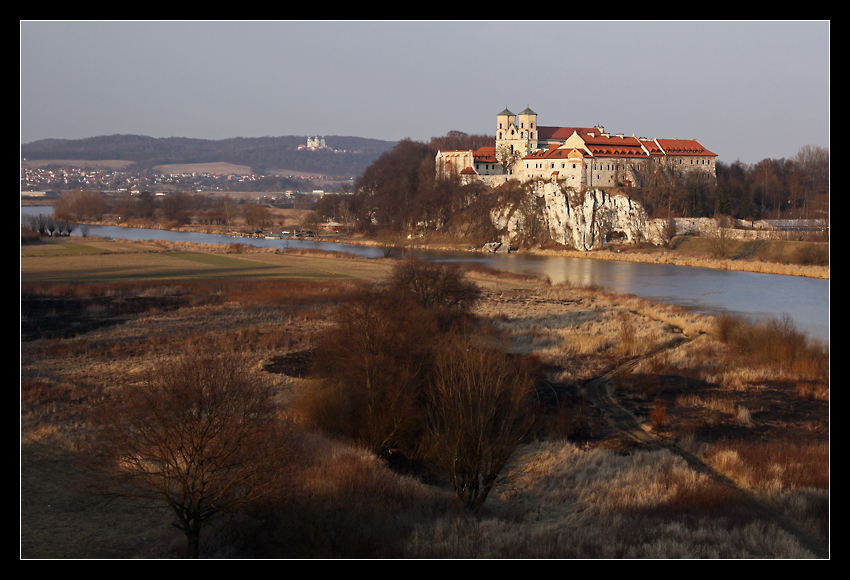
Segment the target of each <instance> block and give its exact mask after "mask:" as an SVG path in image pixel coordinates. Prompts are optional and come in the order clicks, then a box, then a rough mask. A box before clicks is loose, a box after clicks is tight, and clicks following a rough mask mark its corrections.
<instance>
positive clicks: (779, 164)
mask: <svg viewBox="0 0 850 580" xmlns="http://www.w3.org/2000/svg"><path fill="white" fill-rule="evenodd" d="M645 177H646V180H647V182H646V184H645V185H644V186H643V187H636V188H629V189H628V190H626V192H627V193H628V195H630V196H631V197H633V198H635V199H636V200H638V201H639V202H641V203H642V205H643V206H644V208H645V209H646V210H647V213H648V214H649V216H650V217H657V218H662V217H665V218H666V217H716V216H730V217H735V218H738V219H742V220H756V219H828V218H829V149H826V148H823V147H817V146H813V145H806V146H804V147H802V148H800V150H799V151H798V152H797V153H796V154H795V155H794V156H793V157H792V158H790V159H763V160H761V161H759V162H758V163H753V164H751V165H748V164H745V163H742V162H740V161H735V162H734V163H732V164H727V163H724V162H722V161H718V162H717V163H716V179H708V178H707V177H706V176H705V175H700V174H697V173H693V174H687V173H686V174H679V173H676V172H674V171H671V170H669V169H667V168H664V167H661V166H658V165H653V164H651V163H650V164H649V170H648V171H647V172H646V175H645Z"/></svg>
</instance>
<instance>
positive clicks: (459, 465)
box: [426, 333, 534, 511]
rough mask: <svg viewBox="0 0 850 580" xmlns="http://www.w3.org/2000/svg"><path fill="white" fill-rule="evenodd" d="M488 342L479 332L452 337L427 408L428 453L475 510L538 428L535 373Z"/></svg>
mask: <svg viewBox="0 0 850 580" xmlns="http://www.w3.org/2000/svg"><path fill="white" fill-rule="evenodd" d="M487 342H488V338H487V337H486V336H481V335H480V334H477V333H476V334H463V335H456V336H455V337H454V338H453V340H452V341H451V342H450V344H449V346H448V348H446V349H445V350H444V351H443V352H442V353H440V355H439V356H438V358H437V361H436V370H435V372H434V376H433V379H432V380H431V382H430V385H429V388H428V401H427V405H426V409H427V411H426V413H427V436H426V437H427V443H426V448H427V451H426V453H427V454H428V455H430V457H431V458H432V459H433V460H434V461H435V462H436V463H437V464H438V465H439V466H440V468H441V469H442V470H443V472H444V473H445V474H446V476H447V477H448V480H449V482H450V483H451V485H452V486H453V487H454V489H455V492H456V493H457V496H458V498H459V499H460V500H461V502H462V503H463V505H464V506H465V507H466V508H467V509H469V510H471V511H477V510H478V509H480V508H481V506H482V505H483V503H484V501H485V500H486V499H487V495H488V494H489V493H490V490H492V489H493V486H494V484H495V483H496V478H497V477H498V475H499V473H500V472H501V471H502V469H503V468H504V466H505V465H506V464H507V462H508V460H509V459H510V457H511V454H512V452H513V450H514V448H515V447H516V446H517V445H518V444H519V442H520V440H521V439H522V438H523V437H524V436H525V435H526V434H527V433H528V432H529V430H530V428H531V427H532V425H533V413H532V403H533V400H534V373H533V372H532V369H531V368H530V367H529V366H526V365H524V364H522V363H521V361H518V360H517V359H512V358H510V357H509V356H507V355H506V354H505V353H504V352H502V351H500V350H498V349H494V348H492V346H491V345H489V344H487Z"/></svg>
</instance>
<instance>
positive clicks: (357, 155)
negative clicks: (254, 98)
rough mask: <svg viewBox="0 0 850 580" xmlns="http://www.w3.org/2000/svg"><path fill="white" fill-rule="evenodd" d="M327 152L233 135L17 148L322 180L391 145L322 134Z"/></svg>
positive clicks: (53, 155) (353, 171)
mask: <svg viewBox="0 0 850 580" xmlns="http://www.w3.org/2000/svg"><path fill="white" fill-rule="evenodd" d="M324 139H325V143H326V144H327V146H328V147H330V148H331V149H337V150H345V151H346V152H345V153H334V152H333V151H329V150H315V151H310V150H301V151H299V150H298V146H299V145H305V144H306V143H307V137H306V136H304V137H300V136H294V135H292V136H286V137H234V138H232V139H222V140H218V141H214V140H209V139H189V138H186V137H164V138H155V137H146V136H144V135H104V136H100V137H89V138H86V139H42V140H40V141H33V142H32V143H26V144H24V145H21V156H22V157H25V158H26V159H32V160H36V159H65V160H75V159H79V160H99V159H115V160H126V161H132V162H133V163H134V164H135V165H136V169H145V168H150V167H153V166H155V165H167V164H177V163H180V164H185V163H219V162H226V163H232V164H235V165H247V166H249V167H251V169H252V170H253V172H254V173H266V171H267V170H269V169H276V168H288V169H293V170H297V171H305V172H313V173H322V174H324V175H328V176H338V177H345V178H348V177H353V176H357V175H360V174H361V173H362V172H363V170H364V169H366V167H368V165H369V164H370V163H371V162H372V161H374V160H375V159H376V158H377V157H378V156H379V155H380V154H381V153H383V152H385V151H388V150H390V149H392V148H393V147H394V146H395V142H393V141H381V140H378V139H364V138H362V137H341V136H337V135H326V136H325V137H324Z"/></svg>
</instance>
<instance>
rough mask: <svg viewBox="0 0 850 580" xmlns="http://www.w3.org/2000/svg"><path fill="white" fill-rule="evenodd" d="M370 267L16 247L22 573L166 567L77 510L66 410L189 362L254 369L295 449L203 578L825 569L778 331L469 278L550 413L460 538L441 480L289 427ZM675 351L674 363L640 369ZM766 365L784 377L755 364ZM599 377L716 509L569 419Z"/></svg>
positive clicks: (817, 369)
mask: <svg viewBox="0 0 850 580" xmlns="http://www.w3.org/2000/svg"><path fill="white" fill-rule="evenodd" d="M240 252H241V253H240ZM392 267H393V262H392V261H391V260H359V259H352V258H349V257H341V256H338V255H334V254H325V253H312V254H297V253H277V252H271V251H269V252H266V251H262V250H259V249H256V248H246V247H239V246H221V247H206V246H198V247H193V246H189V245H184V244H157V243H151V242H139V243H136V242H113V241H110V240H93V239H88V240H86V241H85V242H84V243H80V242H71V243H60V244H45V245H43V246H40V247H31V248H30V247H27V248H23V249H22V254H21V307H22V317H21V318H22V322H21V324H22V329H21V332H22V338H21V556H22V557H23V558H174V557H181V556H182V553H183V552H182V550H183V546H184V544H185V539H184V538H183V537H182V535H181V534H180V532H178V531H176V530H174V529H173V528H172V527H171V526H170V522H171V517H170V515H169V514H168V513H166V512H165V511H164V510H163V509H160V508H149V509H145V510H141V511H140V510H138V509H137V508H138V507H139V506H138V505H136V504H135V503H134V502H133V501H131V500H127V499H121V500H116V501H113V502H110V503H103V502H102V501H100V500H99V498H98V497H96V496H92V495H90V494H88V493H87V491H86V490H87V487H88V484H89V483H90V482H89V481H88V477H89V476H88V474H87V472H86V471H85V470H83V469H82V468H81V466H80V463H79V460H78V458H77V451H78V446H79V443H78V442H79V440H80V437H81V436H83V435H85V433H86V430H87V420H86V409H88V408H89V407H92V406H97V405H99V404H102V402H103V401H104V400H106V399H108V398H109V397H110V396H112V394H113V393H115V392H117V389H119V388H121V387H122V386H123V385H132V384H133V383H134V381H137V380H139V378H140V377H141V376H142V373H143V372H144V371H145V370H147V369H151V368H156V367H157V366H158V365H160V364H161V363H163V362H165V361H168V360H171V359H173V358H174V357H175V356H176V355H178V354H179V353H181V352H185V351H186V350H188V349H215V350H227V351H239V352H242V353H244V354H245V355H246V356H247V357H248V358H249V360H250V361H251V365H252V368H256V369H260V370H265V371H266V372H267V373H268V376H269V378H270V379H271V380H272V382H273V385H274V389H275V393H276V398H277V401H278V403H279V404H280V406H281V409H283V410H284V412H285V413H287V414H288V415H289V416H291V417H292V418H293V419H294V420H295V421H296V423H297V424H298V425H300V431H299V437H300V441H301V446H302V449H303V450H304V451H303V453H302V454H301V455H300V456H299V457H298V459H297V462H298V471H297V476H296V477H295V479H294V480H293V481H292V482H291V485H290V486H289V487H288V489H287V494H288V495H287V497H286V499H284V500H281V501H277V502H272V503H267V504H262V505H258V506H257V507H256V510H254V511H250V510H249V511H247V512H245V513H244V514H242V515H240V516H238V517H237V518H236V520H234V521H233V522H231V525H230V526H228V527H227V528H223V529H220V530H217V531H216V530H211V531H209V532H208V533H206V535H205V536H204V537H203V541H202V551H203V554H202V555H203V556H204V557H208V558H235V557H244V558H250V557H268V558H274V557H280V558H334V557H350V558H360V557H367V558H377V557H390V558H505V557H510V558H813V557H819V556H822V555H823V554H822V552H820V551H818V550H815V551H812V550H811V549H808V548H807V547H805V543H804V542H802V541H801V540H800V539H799V537H800V532H799V530H802V533H803V534H808V535H809V536H811V537H813V538H815V543H816V544H819V545H822V546H828V544H829V511H830V510H829V375H828V351H826V349H825V348H820V347H818V346H817V345H812V344H810V343H807V342H806V341H805V340H803V341H802V343H800V340H798V337H797V336H796V335H795V334H794V332H793V329H783V328H782V327H781V325H779V326H778V327H777V328H773V329H771V328H763V329H750V328H748V327H746V328H745V327H742V326H740V323H739V321H735V320H728V321H717V320H715V319H713V318H710V317H706V316H701V315H695V314H693V313H689V312H687V311H684V310H681V309H678V308H674V307H671V306H667V305H663V304H654V303H651V302H648V301H644V300H641V299H638V298H635V297H623V296H618V295H613V294H608V293H605V292H601V291H599V290H596V289H592V288H582V287H571V286H568V285H555V286H553V285H548V284H545V283H542V282H539V281H536V280H532V279H526V278H522V277H517V276H499V275H496V274H493V273H489V272H486V271H477V272H470V273H469V277H470V278H471V279H473V280H474V281H475V282H476V283H477V284H478V285H479V286H480V287H481V289H482V292H483V298H482V300H481V302H480V304H479V306H478V307H477V310H476V314H477V315H478V316H479V317H481V318H482V319H484V320H487V321H489V322H490V323H491V324H492V325H493V326H494V328H495V329H496V330H497V331H498V333H499V335H500V336H501V337H502V338H503V339H504V341H505V343H506V344H508V345H509V348H510V350H511V351H512V352H514V353H516V354H533V355H535V356H536V357H538V358H539V360H540V362H541V364H542V365H543V368H544V370H545V377H544V378H543V382H542V383H541V384H540V386H539V393H540V397H541V401H544V400H545V401H549V403H548V404H547V406H546V410H545V412H544V411H541V412H542V415H541V421H542V422H541V427H540V430H539V431H538V432H537V433H536V436H535V437H533V438H530V439H528V440H527V441H525V442H524V443H523V444H522V445H520V446H519V447H518V449H517V451H516V453H515V455H514V457H513V459H512V461H511V463H510V464H509V466H508V468H507V469H506V471H505V472H504V473H503V474H502V476H501V477H500V478H499V481H498V484H497V487H496V490H495V492H493V494H492V495H491V496H490V498H488V500H487V502H486V503H485V504H484V508H483V510H482V512H481V513H480V514H478V515H477V516H474V517H473V516H469V515H468V514H466V513H464V512H462V511H461V510H459V509H458V508H457V506H456V504H455V501H454V500H455V498H454V494H453V492H452V490H451V489H449V488H448V487H447V486H445V485H443V484H442V483H441V482H440V481H438V480H431V479H427V478H425V479H423V478H422V477H421V474H419V473H417V472H412V471H404V470H401V471H399V470H397V469H395V470H394V469H391V468H390V467H389V466H388V465H387V464H386V463H385V462H383V461H382V460H380V459H379V458H378V457H376V456H374V455H373V454H371V453H369V452H367V451H365V450H363V449H362V448H360V447H358V446H357V445H355V444H353V443H351V442H349V441H345V440H341V439H339V438H332V437H329V436H327V435H325V434H323V433H322V432H321V431H319V430H317V429H315V428H313V427H311V426H310V425H309V424H308V423H306V422H305V420H304V418H303V416H302V415H299V407H298V405H297V404H296V403H297V402H298V401H299V400H301V398H302V396H303V394H304V393H305V392H307V390H308V389H309V385H310V381H311V379H310V377H309V376H304V374H303V373H302V372H301V371H302V370H304V368H306V367H304V366H303V364H302V361H303V360H304V355H305V353H309V352H310V351H311V349H312V348H313V346H314V344H315V341H316V337H317V336H318V335H319V333H321V332H323V331H324V330H325V329H327V328H328V325H329V324H331V322H332V320H333V315H334V312H335V311H336V309H337V308H338V307H339V305H340V304H342V303H343V302H344V301H345V300H346V299H347V297H348V296H349V295H350V294H351V292H352V291H353V290H355V289H357V288H360V287H362V285H364V284H372V283H375V282H380V281H383V280H385V279H386V278H387V276H388V274H389V273H390V271H391V269H392ZM786 331H787V332H786ZM771 333H772V334H771ZM783 333H784V334H783ZM683 336H685V337H688V338H689V339H691V340H690V341H689V342H687V343H685V344H683V346H681V347H679V348H676V349H673V350H663V351H662V352H661V354H659V355H654V356H648V355H649V354H650V353H652V352H655V351H656V349H657V348H659V347H663V346H664V345H666V344H670V343H672V342H675V341H677V340H679V339H681V338H682V337H683ZM777 336H779V338H781V339H782V340H780V341H779V342H772V341H773V340H775V339H776V338H777ZM742 340H743V341H744V342H742ZM791 343H794V344H796V346H795V347H794V349H793V350H782V349H784V348H786V347H788V348H789V349H790V347H789V346H788V345H789V344H791ZM746 344H748V345H752V348H747V349H745V348H743V346H742V345H746ZM757 344H758V345H761V346H759V347H758V348H756V347H755V345H757ZM777 350H780V351H782V352H784V353H785V355H784V356H783V357H782V360H780V361H779V362H774V361H772V360H771V358H770V357H771V355H770V353H771V352H775V351H777ZM824 357H825V358H824ZM791 360H793V361H796V362H795V363H794V364H791V363H790V362H789V361H791ZM299 365H300V368H298V369H296V367H298V366H299ZM625 365H630V366H628V367H626V366H625ZM616 368H628V370H626V371H623V372H619V373H617V374H616V375H615V377H616V378H615V381H614V383H613V384H612V386H611V389H612V395H613V396H614V398H615V399H616V400H617V401H618V402H619V404H620V405H621V406H622V407H623V408H624V409H626V410H627V411H628V412H629V413H630V414H631V415H632V416H633V417H634V418H635V419H636V421H637V422H638V424H639V425H640V426H641V428H642V429H643V430H645V432H646V433H649V434H651V435H652V436H654V437H656V438H657V440H658V441H662V442H664V443H665V444H667V445H671V446H674V447H675V448H676V449H682V450H686V451H687V452H688V453H692V454H693V455H694V456H695V457H698V458H699V459H700V460H701V461H703V462H705V464H707V465H709V466H711V468H713V469H714V470H716V472H717V473H719V474H722V475H723V476H725V477H727V478H729V479H730V480H732V481H733V482H734V483H735V486H734V487H730V486H728V485H724V484H722V483H719V482H718V479H716V478H712V477H710V476H709V475H706V474H705V473H702V472H699V471H696V470H694V469H693V468H692V467H691V466H690V465H689V464H688V463H687V462H686V461H685V460H684V459H682V457H681V456H680V455H678V454H677V453H674V452H671V451H670V450H668V449H658V448H650V447H647V446H645V445H643V444H641V443H638V442H636V441H635V440H633V439H630V438H629V437H628V436H626V435H625V434H624V433H623V432H621V431H619V430H618V429H616V428H614V427H613V426H612V424H611V423H610V422H609V421H608V420H607V419H606V417H605V416H604V415H603V414H602V413H601V412H600V410H599V409H596V408H594V407H593V406H592V405H589V404H588V402H587V399H586V397H585V392H584V388H585V385H586V384H587V383H588V381H590V380H591V379H594V378H596V377H599V376H601V375H603V374H605V373H608V372H609V371H611V370H612V369H616ZM552 402H554V406H553V405H552ZM661 411H663V413H662V412H661ZM744 493H747V494H752V495H753V496H754V497H755V498H756V499H757V501H759V502H762V503H763V504H764V505H766V506H769V508H770V509H771V510H774V511H775V512H776V513H778V514H781V515H782V516H784V517H785V518H789V519H790V520H791V521H793V523H794V527H793V528H789V526H787V525H782V523H781V522H780V521H779V520H778V519H776V518H772V517H769V516H766V515H765V513H764V512H763V511H759V510H756V509H754V508H753V504H752V502H750V501H749V500H748V499H747V498H746V497H745V495H744ZM789 529H790V531H789Z"/></svg>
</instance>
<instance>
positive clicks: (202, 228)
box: [97, 220, 829, 280]
mask: <svg viewBox="0 0 850 580" xmlns="http://www.w3.org/2000/svg"><path fill="white" fill-rule="evenodd" d="M97 225H108V226H117V227H139V228H149V229H160V230H169V231H179V232H194V233H204V234H219V235H227V236H234V237H246V238H263V237H264V236H265V233H264V234H254V233H250V232H246V231H244V230H237V229H234V228H226V227H221V226H214V225H188V226H179V225H177V224H175V223H173V222H172V223H161V222H160V223H155V222H151V221H140V222H131V223H126V222H125V223H121V222H117V221H111V220H106V221H103V222H99V223H98V224H97ZM682 239H688V238H684V237H683V238H680V239H674V242H675V241H676V240H679V241H681V240H682ZM311 240H312V241H321V242H331V243H341V244H356V245H361V246H373V247H387V248H388V249H390V248H397V249H398V250H404V249H417V250H433V251H452V252H482V251H483V250H482V249H481V248H476V247H474V246H472V245H471V244H469V243H463V242H456V241H454V242H452V241H447V240H444V239H442V240H436V239H434V240H432V241H425V242H423V241H421V240H420V241H415V242H414V241H412V240H397V239H389V238H383V239H373V238H366V237H364V236H359V235H346V234H341V233H340V234H336V233H327V232H317V237H316V238H311ZM701 241H702V242H703V243H702V244H700V240H698V239H697V240H696V241H695V243H685V244H681V243H672V244H671V247H670V248H661V247H658V248H656V247H635V246H629V245H612V246H610V247H609V249H605V250H598V251H591V252H581V251H577V250H569V249H562V248H554V247H548V248H547V247H537V248H521V249H520V250H519V252H523V253H530V254H535V255H542V256H562V257H567V258H583V259H588V258H589V259H596V260H613V261H620V262H641V263H650V264H669V265H674V266H690V267H694V268H710V269H716V270H734V271H740V272H753V273H759V274H778V275H782V276H801V277H808V278H817V279H824V280H828V279H829V266H828V265H813V264H799V263H783V262H782V261H781V259H782V258H783V257H784V258H785V259H787V258H788V257H789V256H790V255H791V254H793V250H789V249H787V248H788V247H789V246H792V245H794V244H798V245H799V244H806V242H793V241H781V240H776V241H770V242H765V243H764V244H765V245H770V246H772V247H773V249H772V250H771V252H770V255H771V256H773V257H778V258H779V259H780V261H773V260H770V261H767V260H762V259H759V256H760V255H761V254H764V255H767V254H768V252H767V251H766V250H764V249H762V250H760V252H759V253H756V252H754V251H749V250H747V251H740V252H728V253H727V255H729V256H733V257H727V258H716V257H714V255H712V252H709V251H700V250H701V246H705V245H706V243H708V242H709V240H701ZM817 246H822V249H821V253H823V254H825V255H826V256H827V261H828V253H829V247H828V244H826V243H822V244H817ZM683 247H684V248H693V249H680V248H683ZM674 248H675V249H674ZM394 251H396V253H397V250H394Z"/></svg>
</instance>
